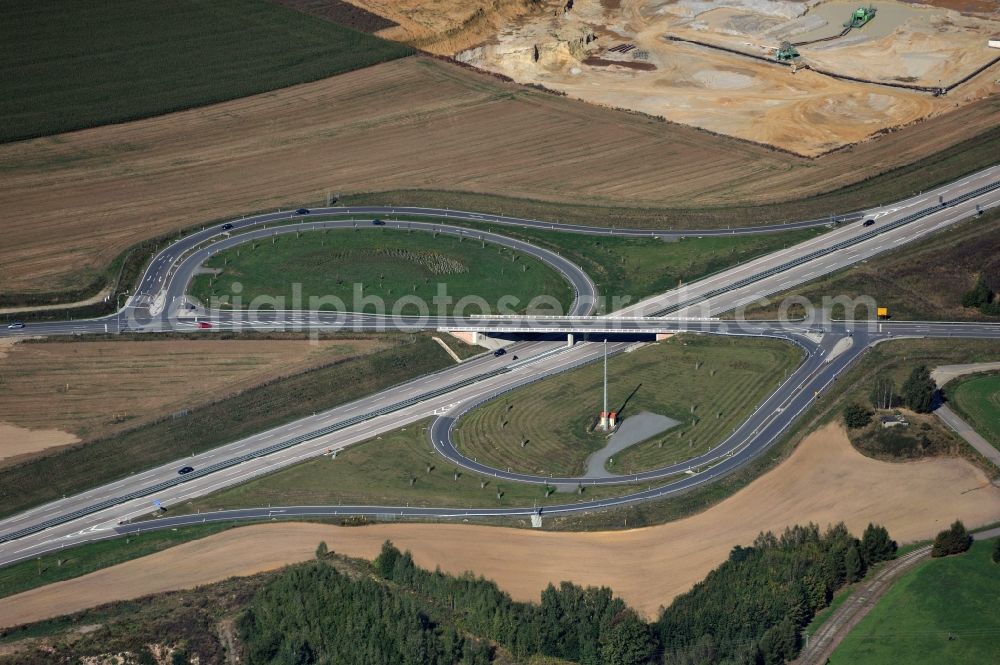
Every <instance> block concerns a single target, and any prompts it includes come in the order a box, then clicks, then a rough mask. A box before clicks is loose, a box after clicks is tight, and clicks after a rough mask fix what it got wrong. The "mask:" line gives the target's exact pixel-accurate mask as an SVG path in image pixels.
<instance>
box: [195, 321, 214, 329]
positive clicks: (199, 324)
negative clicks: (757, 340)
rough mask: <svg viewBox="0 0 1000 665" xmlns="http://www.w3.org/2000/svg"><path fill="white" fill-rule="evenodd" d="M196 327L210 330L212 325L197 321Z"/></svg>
mask: <svg viewBox="0 0 1000 665" xmlns="http://www.w3.org/2000/svg"><path fill="white" fill-rule="evenodd" d="M196 325H197V326H198V327H199V328H211V327H212V324H211V323H209V322H208V321H197V322H196Z"/></svg>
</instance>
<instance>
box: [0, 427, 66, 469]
mask: <svg viewBox="0 0 1000 665" xmlns="http://www.w3.org/2000/svg"><path fill="white" fill-rule="evenodd" d="M79 440H80V439H79V438H78V437H77V436H76V435H74V434H71V433H69V432H63V431H62V430H58V429H28V428H26V427H18V426H17V425H11V424H10V423H5V422H0V466H3V465H6V464H12V463H16V462H18V461H20V460H22V459H25V458H27V457H28V456H31V455H34V454H36V453H39V452H41V451H43V450H48V449H49V448H57V447H59V446H66V445H69V444H71V443H76V442H78V441H79Z"/></svg>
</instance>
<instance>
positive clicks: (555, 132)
mask: <svg viewBox="0 0 1000 665" xmlns="http://www.w3.org/2000/svg"><path fill="white" fill-rule="evenodd" d="M998 106H1000V98H998V99H997V100H990V101H986V102H983V103H981V104H974V105H970V106H966V107H964V108H962V109H958V110H956V111H955V113H954V114H953V115H951V116H949V117H943V118H937V119H934V120H931V121H928V122H926V123H922V124H920V125H918V126H916V127H913V128H909V129H906V130H903V131H900V132H897V133H896V134H894V135H893V136H892V137H891V139H888V138H883V139H879V140H875V141H872V142H870V143H867V144H864V145H861V146H858V147H856V148H854V149H852V150H851V151H845V152H840V153H836V154H832V155H828V156H825V157H823V158H821V159H818V160H814V161H809V160H804V159H801V158H798V157H794V156H791V155H787V154H782V153H777V152H773V151H769V150H766V149H764V148H761V147H758V146H753V145H750V144H746V143H741V142H738V141H735V140H732V139H727V138H723V137H715V136H710V135H707V134H705V133H703V132H699V131H697V130H694V129H691V128H688V127H682V126H675V125H667V124H663V123H659V122H655V121H652V120H649V119H648V118H644V117H641V116H635V115H628V114H622V113H619V112H613V111H609V110H607V109H601V108H598V107H595V106H589V105H582V104H580V103H578V102H574V101H572V100H568V99H564V98H560V97H556V96H553V95H549V94H545V93H542V92H538V91H535V90H531V89H527V88H524V87H520V86H515V85H513V84H506V83H503V82H500V81H498V80H496V79H495V78H492V77H489V76H486V75H483V74H479V73H476V72H472V71H468V70H466V69H463V68H460V67H457V66H454V65H451V64H448V63H445V62H441V61H437V60H432V59H430V58H426V57H417V58H406V59H403V60H399V61H395V62H392V63H385V64H382V65H378V66H375V67H372V68H369V69H366V70H364V72H352V73H348V74H344V75H341V76H338V77H335V78H331V79H326V80H323V81H318V82H315V83H310V84H304V85H301V86H296V87H293V88H286V89H284V90H280V91H276V92H273V93H268V94H265V95H258V96H255V97H249V98H246V99H242V100H238V101H232V102H226V103H222V104H218V105H215V106H211V107H205V108H200V109H193V110H190V111H184V112H181V113H176V114H172V115H168V116H161V117H158V118H150V119H147V120H142V121H137V122H133V123H128V124H123V125H113V126H107V127H100V128H95V129H91V130H84V131H80V132H75V133H72V134H66V135H62V136H59V137H55V138H45V139H37V140H32V141H24V142H21V143H16V144H8V145H3V146H0V165H2V166H0V173H2V174H3V177H2V179H0V206H2V207H3V209H4V210H5V211H6V213H5V216H4V219H3V221H0V232H2V234H3V237H4V243H3V246H2V248H0V284H2V285H3V288H4V291H5V292H6V293H8V294H16V293H19V292H23V293H39V292H52V291H63V290H67V289H71V288H73V287H75V286H78V285H79V284H81V283H83V284H85V283H88V282H90V281H91V280H92V278H94V277H96V276H100V275H102V274H103V269H104V267H105V266H107V265H108V264H109V263H110V262H111V261H112V259H113V258H114V257H115V256H116V255H118V254H119V253H121V252H122V251H124V250H125V249H126V248H127V247H129V246H130V245H132V244H133V243H135V242H137V241H138V240H140V239H143V238H150V237H153V236H156V235H158V234H161V233H167V232H170V231H173V230H176V229H179V228H183V227H187V226H191V225H192V224H198V223H200V222H209V221H212V220H216V219H220V218H223V217H225V216H229V215H233V214H239V213H240V212H241V211H245V212H250V211H253V210H263V209H273V208H274V207H277V206H279V205H284V206H295V205H296V204H300V203H302V202H307V201H320V200H325V198H326V195H327V193H328V192H330V191H333V192H340V193H347V192H359V191H360V192H365V191H367V192H371V191H384V190H390V189H398V188H403V187H407V188H428V189H447V190H463V191H468V192H483V193H503V194H504V195H505V196H514V197H525V198H535V199H543V200H548V201H562V202H571V203H574V204H576V205H580V204H588V205H593V204H599V205H607V204H614V203H618V204H626V205H628V206H647V207H673V208H676V209H679V210H676V211H674V213H673V214H672V215H668V216H666V223H673V224H679V225H686V226H690V225H691V218H689V217H688V216H689V214H690V215H692V216H693V215H695V214H701V215H702V216H703V217H701V218H697V223H699V224H708V225H711V224H715V225H723V226H724V225H726V224H729V223H754V222H763V221H768V218H767V217H763V218H762V216H764V215H769V214H772V213H768V212H767V211H766V210H764V211H760V210H750V209H741V210H739V211H738V214H724V213H712V214H710V215H708V216H707V217H706V216H705V213H704V212H700V213H695V212H694V211H693V210H694V209H695V208H696V207H699V206H709V207H711V206H731V205H746V204H756V203H767V202H774V201H783V200H790V199H796V198H800V197H804V196H810V195H813V194H816V193H819V192H824V191H829V190H831V189H833V188H836V187H840V186H846V185H848V184H851V183H856V182H859V181H860V180H863V179H865V178H868V177H870V176H872V175H875V174H879V173H882V172H884V171H886V170H888V169H890V168H892V167H896V166H900V165H902V164H908V163H910V162H912V161H915V160H917V159H920V158H923V157H926V156H928V155H931V154H934V153H936V152H938V151H940V150H943V149H945V148H947V147H949V146H951V145H952V144H954V143H955V142H957V141H958V140H961V139H967V138H971V137H973V136H976V135H978V134H980V133H982V132H984V131H987V130H990V129H992V128H994V127H995V126H996V119H997V117H998V116H997V113H998V110H997V109H998ZM293 110H294V112H292V111H293ZM980 143H981V142H980ZM428 146H434V149H433V150H428ZM988 152H989V151H988ZM331 154H336V155H337V159H335V160H334V159H330V155H331ZM992 154H993V157H994V158H995V153H992ZM969 158H970V153H969V152H966V153H965V154H964V155H963V160H962V161H961V164H962V165H963V167H964V168H969V167H968V163H969ZM984 159H986V157H984ZM936 167H937V168H938V171H935V173H934V174H933V177H942V175H946V174H947V170H945V171H944V172H941V171H940V169H942V168H944V167H943V165H936ZM948 168H953V167H950V166H949V167H948ZM926 180H927V177H924V178H922V179H921V181H920V183H919V185H918V184H917V183H914V184H912V185H907V186H906V187H907V188H906V191H907V192H909V191H910V189H909V188H910V187H912V188H913V189H915V188H916V187H918V186H925V185H926ZM886 191H887V190H886V189H885V188H881V189H879V190H878V192H879V195H886V194H885V193H886ZM848 195H849V197H850V196H853V197H856V198H859V197H867V200H869V201H871V197H873V196H875V193H874V191H871V192H869V193H867V194H865V192H864V191H862V192H860V193H857V194H854V193H850V192H848ZM847 200H848V201H849V200H850V198H848V199H847ZM466 203H468V201H466ZM501 205H502V202H501ZM845 205H856V203H854V204H851V203H849V202H846V203H845V202H841V203H839V204H837V206H836V207H834V208H833V209H841V208H842V207H843V206H845ZM815 208H817V209H816V210H811V211H810V209H809V206H808V205H805V206H803V207H802V208H801V209H797V210H796V211H795V212H793V213H790V214H799V213H802V214H814V215H817V216H818V215H825V214H827V213H829V212H830V210H831V208H829V207H828V203H825V202H821V203H820V204H818V205H816V206H815ZM689 210H691V211H692V212H690V213H688V212H687V211H689ZM710 212H711V211H710ZM786 214H789V213H786ZM589 219H590V221H591V222H592V223H607V222H608V219H607V213H606V212H605V213H603V214H602V213H601V212H600V211H599V210H596V211H595V213H594V214H593V216H592V217H589ZM770 219H772V220H773V219H774V217H770ZM646 223H647V224H650V223H652V224H658V225H663V224H664V223H665V220H664V216H663V215H659V216H651V217H650V219H649V220H647V221H646ZM95 290H96V289H95Z"/></svg>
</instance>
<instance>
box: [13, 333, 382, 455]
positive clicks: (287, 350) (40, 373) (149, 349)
mask: <svg viewBox="0 0 1000 665" xmlns="http://www.w3.org/2000/svg"><path fill="white" fill-rule="evenodd" d="M389 345H390V344H389V342H388V341H387V340H379V339H342V340H321V341H318V342H316V343H312V342H309V341H307V340H294V341H293V340H253V341H251V340H243V339H240V340H210V339H201V340H169V341H168V340H163V341H160V340H157V341H137V342H128V341H124V342H122V341H114V342H46V343H25V344H17V345H15V346H14V347H13V348H12V349H11V351H10V352H9V353H8V355H7V357H6V358H3V359H0V377H2V380H0V440H2V441H5V442H8V441H9V442H14V441H20V443H21V445H19V446H18V447H17V448H10V447H8V445H7V444H6V443H5V444H4V445H3V446H0V458H10V457H12V456H14V455H19V454H24V453H32V452H38V451H39V450H41V449H44V448H48V447H52V446H56V445H62V444H66V443H73V442H74V441H76V440H78V439H95V438H99V437H103V436H108V435H110V434H112V433H114V432H117V431H121V430H123V429H126V428H131V427H136V426H137V425H141V424H143V423H147V422H150V421H152V420H156V419H157V418H161V417H164V416H167V415H170V414H171V413H175V412H179V411H181V410H184V409H189V408H193V407H195V406H198V405H200V404H204V403H207V402H211V401H215V400H218V399H220V398H222V397H224V396H225V395H229V394H233V393H236V392H238V391H239V390H241V389H243V388H248V387H250V386H253V385H258V384H261V383H264V382H266V381H269V380H271V379H274V378H277V377H279V376H287V375H289V374H295V373H298V372H301V371H304V370H306V369H308V368H310V367H315V366H318V365H326V364H330V363H332V362H336V361H337V360H340V359H343V358H347V357H353V356H360V355H365V354H369V353H374V352H375V351H378V350H380V349H383V348H387V347H388V346H389ZM18 428H28V429H30V430H32V433H31V434H32V435H31V437H30V439H32V440H33V442H32V443H31V444H30V445H29V444H27V443H26V442H25V441H23V440H21V438H22V434H25V432H23V431H19V432H18V434H17V436H16V437H15V436H14V433H15V431H17V430H18ZM5 433H10V434H11V436H10V437H7V436H5ZM11 445H13V444H11Z"/></svg>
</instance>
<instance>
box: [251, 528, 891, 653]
mask: <svg viewBox="0 0 1000 665" xmlns="http://www.w3.org/2000/svg"><path fill="white" fill-rule="evenodd" d="M895 551H896V544H895V542H893V541H892V540H891V539H890V538H889V534H888V533H887V532H886V530H885V529H884V528H882V527H879V526H875V525H869V526H868V528H867V529H866V530H865V532H864V534H863V536H862V538H860V539H858V538H855V537H854V536H852V535H851V534H850V533H849V532H848V530H847V528H846V527H845V526H844V525H843V524H838V525H835V526H833V527H830V528H829V529H827V530H826V531H825V532H821V531H820V529H819V528H818V527H817V526H816V525H808V526H797V527H793V528H790V529H787V530H786V531H785V532H784V533H782V534H780V535H775V534H772V533H764V534H761V535H760V536H758V538H757V539H756V541H754V543H753V544H752V545H751V546H749V547H740V546H737V547H735V548H733V550H732V552H731V553H730V555H729V558H728V559H727V560H726V561H725V562H723V563H722V564H721V565H720V566H719V567H718V568H716V569H715V570H713V571H712V572H711V573H710V574H709V575H708V577H707V578H706V579H705V580H704V581H702V582H700V583H699V584H697V585H695V587H694V588H693V589H692V590H691V591H689V592H688V593H686V594H684V595H682V596H679V597H677V598H676V599H674V601H673V602H672V603H671V604H670V605H669V606H667V607H665V608H664V609H663V610H662V612H661V614H660V616H659V618H658V620H656V621H655V622H653V623H647V622H646V621H645V620H644V619H643V618H642V617H641V616H639V615H638V614H637V613H636V612H635V611H634V610H632V609H631V608H629V607H628V606H627V605H626V604H625V603H624V602H623V601H622V600H621V599H619V598H616V597H614V595H613V593H612V591H611V589H608V588H594V587H590V588H582V587H579V586H576V585H574V584H570V583H568V582H563V583H562V584H560V585H559V587H558V588H556V587H555V586H552V585H550V586H549V587H548V588H547V589H545V590H544V591H543V592H542V594H541V597H540V599H539V602H537V603H524V602H517V601H514V600H513V599H511V597H510V596H509V595H508V594H507V593H505V592H503V591H501V590H500V589H499V587H497V585H496V584H495V583H493V582H490V581H488V580H485V579H482V578H476V577H473V576H472V575H471V574H466V575H463V576H461V577H456V576H452V575H445V574H443V573H441V572H440V571H434V572H430V571H427V570H423V569H421V568H419V567H417V566H416V565H415V564H414V562H413V559H412V557H411V556H410V555H409V553H403V552H400V551H399V550H397V549H396V548H395V547H394V546H393V545H392V544H391V543H388V542H386V543H385V544H384V545H383V547H382V551H381V553H380V554H379V556H378V558H377V559H376V560H375V562H374V566H373V569H372V572H371V574H369V575H357V574H354V575H349V574H345V573H342V572H338V570H337V569H336V568H335V567H334V566H332V565H330V564H329V563H327V562H326V561H324V559H325V558H326V557H327V556H328V555H327V551H326V547H325V545H321V546H320V548H319V549H318V550H317V557H318V560H317V561H315V562H312V563H309V564H303V565H299V566H294V567H291V568H289V569H288V570H287V571H286V572H284V573H282V574H281V575H279V576H277V577H275V578H274V579H273V580H271V581H270V582H269V583H267V584H266V585H265V586H263V587H262V588H261V589H260V590H259V591H258V592H257V593H256V595H255V596H254V597H253V599H252V601H251V602H250V604H249V606H248V607H247V609H246V610H245V611H244V612H243V614H242V615H241V617H240V619H239V621H238V629H239V633H240V637H241V639H242V641H243V643H244V645H245V649H246V656H247V662H248V663H250V665H263V664H265V663H267V664H275V665H309V664H313V663H315V664H317V665H327V664H330V665H334V664H340V663H344V664H347V663H350V664H356V663H380V664H382V663H384V664H386V665H394V664H400V665H409V664H414V665H416V664H418V663H419V664H423V663H427V664H431V665H435V664H451V663H456V664H457V663H462V664H469V665H478V664H480V663H490V662H494V660H495V659H497V658H498V657H501V656H502V657H503V658H504V659H505V660H508V661H509V658H511V657H512V658H513V659H514V660H515V661H516V662H524V661H527V660H528V659H529V658H531V657H533V656H548V657H554V658H558V659H562V660H565V661H570V662H576V663H580V664H581V665H602V664H607V665H633V664H641V663H663V664H664V665H709V664H713V665H714V664H732V665H757V664H760V665H772V664H773V665H778V664H781V663H785V662H787V661H789V660H792V659H793V658H794V657H795V656H796V655H797V654H798V652H799V648H800V637H799V636H800V634H801V631H802V629H803V628H804V627H805V626H806V624H808V623H809V621H810V620H811V619H812V618H813V616H814V615H815V614H816V612H817V611H818V610H820V609H822V608H824V607H826V606H827V604H828V603H829V601H830V599H831V598H832V597H833V594H834V593H835V592H836V591H837V589H839V588H840V587H842V586H843V585H844V584H848V583H851V582H854V581H857V580H859V579H861V578H862V577H863V576H864V575H865V573H866V571H867V569H868V568H869V567H870V566H872V565H873V564H876V563H878V562H880V561H884V560H886V559H890V558H892V557H893V556H895ZM663 574H664V575H669V574H670V571H669V570H665V571H663Z"/></svg>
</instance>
